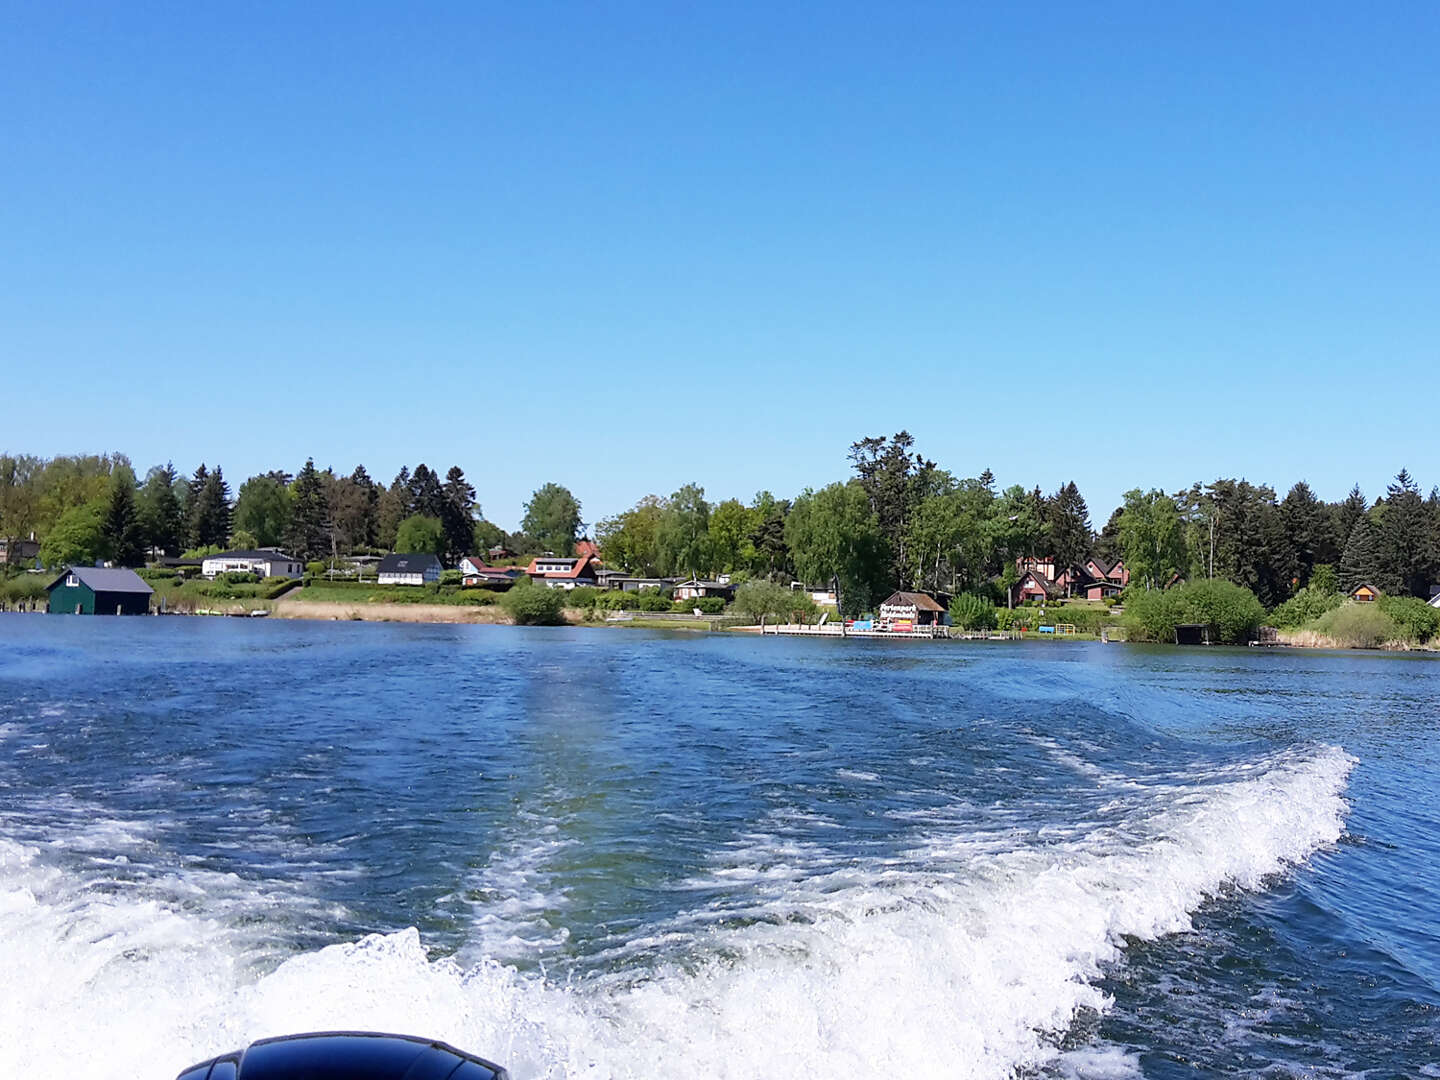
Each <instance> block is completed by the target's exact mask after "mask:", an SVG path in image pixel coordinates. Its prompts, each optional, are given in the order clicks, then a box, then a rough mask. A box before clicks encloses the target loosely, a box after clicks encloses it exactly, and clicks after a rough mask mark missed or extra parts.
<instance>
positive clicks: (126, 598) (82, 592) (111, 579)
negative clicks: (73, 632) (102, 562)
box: [48, 566, 153, 615]
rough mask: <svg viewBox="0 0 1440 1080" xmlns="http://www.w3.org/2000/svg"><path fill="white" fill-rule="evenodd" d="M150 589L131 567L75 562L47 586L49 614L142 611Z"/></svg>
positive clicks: (147, 602)
mask: <svg viewBox="0 0 1440 1080" xmlns="http://www.w3.org/2000/svg"><path fill="white" fill-rule="evenodd" d="M152 591H153V590H152V589H151V588H150V586H149V585H146V584H145V582H143V581H141V580H140V575H139V574H137V573H135V571H134V570H121V569H112V568H108V567H96V566H76V567H72V568H71V569H69V570H66V571H65V573H63V574H61V575H60V576H59V577H58V578H56V579H55V580H54V581H53V582H51V584H50V586H49V592H50V604H49V608H48V610H49V612H50V614H52V615H145V614H147V613H148V612H149V610H150V596H151V593H152Z"/></svg>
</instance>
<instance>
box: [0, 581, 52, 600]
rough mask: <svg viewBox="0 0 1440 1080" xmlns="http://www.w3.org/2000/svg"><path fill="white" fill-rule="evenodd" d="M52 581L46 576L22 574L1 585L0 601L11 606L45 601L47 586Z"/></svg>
mask: <svg viewBox="0 0 1440 1080" xmlns="http://www.w3.org/2000/svg"><path fill="white" fill-rule="evenodd" d="M56 576H57V577H58V576H59V575H58V574H57V575H56ZM52 580H53V579H52V578H50V577H48V576H46V575H44V574H21V575H20V576H18V577H12V578H10V579H9V580H7V581H5V582H4V583H3V584H0V599H3V600H4V601H5V602H7V603H11V604H18V603H21V602H25V601H33V600H43V599H45V598H46V596H47V595H48V593H47V591H46V586H47V585H49V584H50V582H51V581H52Z"/></svg>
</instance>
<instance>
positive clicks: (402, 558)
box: [378, 552, 444, 585]
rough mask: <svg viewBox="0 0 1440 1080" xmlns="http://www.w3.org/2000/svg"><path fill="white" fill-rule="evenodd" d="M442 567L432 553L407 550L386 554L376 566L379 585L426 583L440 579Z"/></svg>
mask: <svg viewBox="0 0 1440 1080" xmlns="http://www.w3.org/2000/svg"><path fill="white" fill-rule="evenodd" d="M443 569H444V567H442V566H441V565H440V560H439V559H438V558H437V557H436V556H434V555H428V554H423V553H420V552H408V553H406V554H403V555H386V556H385V557H384V558H383V559H381V560H380V566H379V567H378V573H379V575H380V577H379V583H380V584H381V585H427V584H429V583H430V582H432V581H439V580H440V573H441V571H442V570H443Z"/></svg>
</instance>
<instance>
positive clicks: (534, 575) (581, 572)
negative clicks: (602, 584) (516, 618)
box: [525, 555, 597, 589]
mask: <svg viewBox="0 0 1440 1080" xmlns="http://www.w3.org/2000/svg"><path fill="white" fill-rule="evenodd" d="M596 562H597V560H596V558H595V557H594V556H593V555H580V556H576V557H574V558H562V557H560V556H557V555H537V556H536V557H535V558H533V559H531V560H530V566H529V567H528V568H527V569H526V571H525V572H526V573H527V574H529V575H530V578H531V580H532V581H536V582H539V583H542V584H544V585H546V586H548V587H549V588H552V589H574V588H576V587H577V586H580V585H589V586H593V585H594V584H595V564H596Z"/></svg>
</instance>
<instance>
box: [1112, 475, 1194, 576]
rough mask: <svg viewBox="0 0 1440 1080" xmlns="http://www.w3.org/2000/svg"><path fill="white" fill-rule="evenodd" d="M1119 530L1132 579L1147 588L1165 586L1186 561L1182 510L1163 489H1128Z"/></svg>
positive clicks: (1121, 546) (1121, 544) (1122, 549)
mask: <svg viewBox="0 0 1440 1080" xmlns="http://www.w3.org/2000/svg"><path fill="white" fill-rule="evenodd" d="M1118 533H1119V537H1118V538H1119V541H1120V549H1121V551H1122V552H1123V554H1124V556H1125V565H1126V566H1127V567H1129V569H1130V577H1131V580H1132V581H1135V582H1138V583H1139V584H1141V585H1143V586H1144V587H1145V588H1146V589H1156V588H1164V587H1165V586H1166V585H1167V584H1169V582H1170V579H1171V578H1173V577H1174V576H1175V575H1176V574H1178V573H1179V572H1180V570H1181V568H1182V566H1184V564H1185V562H1186V557H1185V543H1184V530H1183V526H1182V523H1181V521H1180V512H1179V509H1178V508H1177V507H1176V505H1175V500H1174V499H1172V498H1171V497H1170V496H1169V495H1166V494H1165V493H1164V492H1163V491H1158V490H1151V491H1148V492H1142V491H1141V490H1140V489H1139V488H1135V489H1133V490H1131V491H1127V492H1126V493H1125V506H1124V510H1123V512H1122V513H1121V515H1120V521H1119V529H1118Z"/></svg>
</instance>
